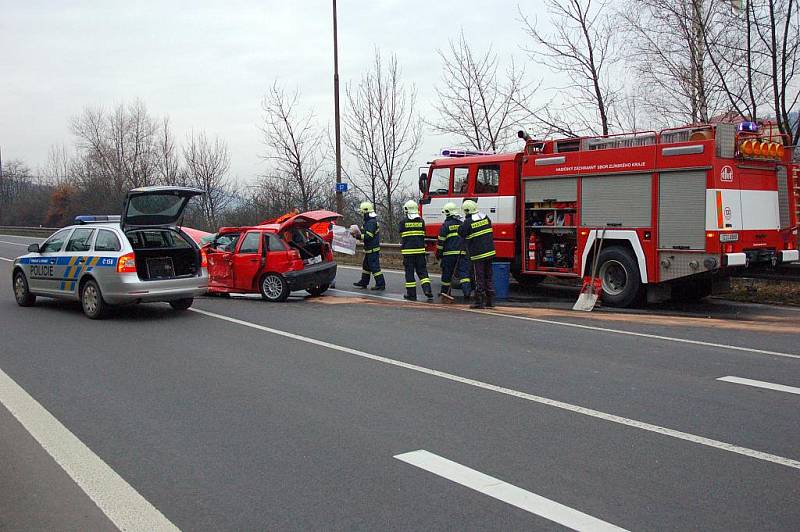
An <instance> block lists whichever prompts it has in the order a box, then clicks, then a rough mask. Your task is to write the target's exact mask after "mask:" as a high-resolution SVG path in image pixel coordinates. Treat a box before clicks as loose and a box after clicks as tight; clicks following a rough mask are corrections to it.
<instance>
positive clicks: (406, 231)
mask: <svg viewBox="0 0 800 532" xmlns="http://www.w3.org/2000/svg"><path fill="white" fill-rule="evenodd" d="M399 229H400V253H402V254H403V255H417V254H422V253H425V222H424V221H423V220H422V218H421V217H417V218H413V219H412V218H408V217H406V218H405V219H403V220H402V221H401V222H400V227H399Z"/></svg>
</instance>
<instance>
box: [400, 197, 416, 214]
mask: <svg viewBox="0 0 800 532" xmlns="http://www.w3.org/2000/svg"><path fill="white" fill-rule="evenodd" d="M403 212H404V213H406V214H419V207H418V206H417V202H416V201H414V200H408V201H407V202H405V204H404V205H403Z"/></svg>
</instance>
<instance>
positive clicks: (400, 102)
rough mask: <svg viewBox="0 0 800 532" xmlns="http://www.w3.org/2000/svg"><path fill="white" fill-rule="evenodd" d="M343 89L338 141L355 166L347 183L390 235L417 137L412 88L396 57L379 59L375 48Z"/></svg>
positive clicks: (393, 233)
mask: <svg viewBox="0 0 800 532" xmlns="http://www.w3.org/2000/svg"><path fill="white" fill-rule="evenodd" d="M346 92H347V103H348V107H349V109H348V112H347V113H346V114H345V118H344V124H345V134H344V142H345V146H346V147H347V148H348V150H349V151H350V155H351V156H352V157H353V159H354V160H355V161H356V163H357V166H358V174H357V176H353V184H354V186H355V187H356V188H357V189H358V190H359V191H360V192H361V193H362V194H364V195H366V196H367V197H369V198H370V199H372V200H373V202H374V203H375V204H376V205H377V206H379V207H380V208H381V210H382V212H383V214H384V216H383V218H384V221H385V222H386V228H387V229H388V231H387V233H389V234H388V236H390V237H394V236H396V232H397V228H396V225H397V224H396V223H395V222H396V220H397V204H398V201H399V198H398V196H399V194H400V193H401V192H403V181H402V179H403V174H405V173H406V172H407V171H408V170H410V169H411V168H412V160H413V158H414V155H415V154H416V152H417V150H418V149H419V145H420V141H421V138H422V122H421V121H420V120H419V118H417V116H416V114H415V109H414V107H415V104H416V90H415V89H414V87H413V86H412V87H406V85H405V84H404V83H403V81H402V76H401V72H400V68H399V66H398V64H397V57H395V56H394V55H392V56H391V57H390V59H389V61H388V64H384V62H383V59H382V57H381V53H380V51H379V50H377V49H376V50H375V55H374V58H373V62H372V65H371V67H370V69H369V70H368V71H367V72H365V73H364V74H363V76H362V78H361V81H360V82H359V83H358V85H350V86H348V87H347V91H346Z"/></svg>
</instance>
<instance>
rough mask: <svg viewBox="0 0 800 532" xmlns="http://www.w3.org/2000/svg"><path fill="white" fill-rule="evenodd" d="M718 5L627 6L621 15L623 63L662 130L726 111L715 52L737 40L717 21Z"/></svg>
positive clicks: (701, 1) (691, 0)
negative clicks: (623, 45)
mask: <svg viewBox="0 0 800 532" xmlns="http://www.w3.org/2000/svg"><path fill="white" fill-rule="evenodd" d="M723 6H724V7H725V8H726V9H728V10H729V9H730V7H729V6H730V4H729V3H726V2H724V1H722V0H688V1H687V0H629V1H627V2H625V3H624V4H623V7H622V9H621V10H620V16H621V19H622V20H623V21H624V25H623V27H625V28H626V29H627V31H626V36H627V42H629V43H630V44H629V46H627V47H626V49H627V52H628V53H627V59H628V62H629V64H630V65H631V66H632V67H633V69H634V71H635V72H636V74H637V78H638V79H637V82H638V83H639V84H640V85H641V86H642V88H643V89H644V91H645V93H646V94H647V97H646V98H644V99H643V101H642V105H643V106H644V107H646V108H647V110H648V111H649V112H650V114H651V116H652V117H653V119H654V120H655V121H656V122H658V123H660V124H661V125H662V126H666V125H674V124H675V123H686V122H692V123H698V122H709V121H711V119H712V118H713V117H715V116H716V115H718V114H720V113H726V112H727V111H729V107H728V105H727V99H726V97H725V95H724V91H723V86H724V84H725V82H726V78H725V76H726V75H727V73H726V72H723V71H722V70H721V69H719V68H714V63H713V56H714V50H715V49H716V50H722V49H724V48H725V47H728V46H729V45H731V44H733V43H735V42H736V40H738V39H739V38H740V36H739V35H736V34H735V32H734V31H731V28H730V27H729V26H727V25H726V24H720V23H719V21H718V17H717V15H718V14H719V12H720V9H721V8H722V7H723Z"/></svg>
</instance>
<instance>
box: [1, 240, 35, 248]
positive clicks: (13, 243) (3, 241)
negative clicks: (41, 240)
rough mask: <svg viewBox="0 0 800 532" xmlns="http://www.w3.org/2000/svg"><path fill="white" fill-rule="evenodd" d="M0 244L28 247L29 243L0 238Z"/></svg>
mask: <svg viewBox="0 0 800 532" xmlns="http://www.w3.org/2000/svg"><path fill="white" fill-rule="evenodd" d="M0 244H11V245H12V246H21V247H23V248H26V247H28V246H29V245H30V244H20V243H19V242H8V241H7V240H0Z"/></svg>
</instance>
